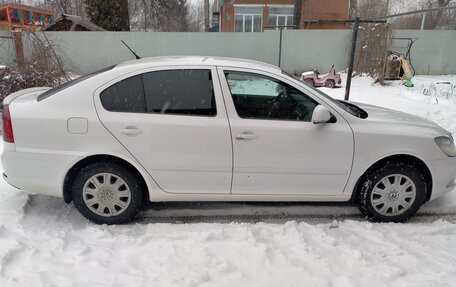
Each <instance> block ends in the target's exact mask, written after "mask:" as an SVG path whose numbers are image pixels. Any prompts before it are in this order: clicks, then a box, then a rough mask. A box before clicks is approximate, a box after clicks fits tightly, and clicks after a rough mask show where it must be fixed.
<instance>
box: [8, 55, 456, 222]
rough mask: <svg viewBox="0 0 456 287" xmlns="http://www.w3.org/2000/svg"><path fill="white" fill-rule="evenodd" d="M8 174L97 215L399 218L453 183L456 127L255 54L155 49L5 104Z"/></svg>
mask: <svg viewBox="0 0 456 287" xmlns="http://www.w3.org/2000/svg"><path fill="white" fill-rule="evenodd" d="M3 131H4V133H3V139H4V150H3V154H2V164H3V168H4V174H3V176H4V178H5V179H6V180H7V181H8V182H9V183H10V184H11V185H13V186H15V187H17V188H20V189H22V190H27V191H30V192H35V193H40V194H46V195H51V196H59V197H63V199H64V201H65V202H66V203H70V202H71V201H73V202H74V204H75V206H76V208H77V209H78V210H79V211H80V212H81V214H82V215H84V216H85V217H87V218H88V219H90V220H92V221H93V222H96V223H100V224H102V223H106V224H116V223H124V222H127V221H130V220H132V219H133V218H134V216H135V215H136V214H137V212H138V210H140V208H141V206H142V205H143V203H145V202H147V201H153V202H157V201H287V202H289V201H328V202H344V201H345V202H346V201H352V202H354V203H356V204H357V205H358V206H359V208H360V210H361V212H362V213H363V214H364V215H365V216H366V217H367V218H368V219H369V220H372V221H383V222H401V221H405V220H406V219H407V218H409V217H410V216H412V215H413V214H414V213H416V212H417V210H418V209H419V208H420V206H421V205H422V204H423V203H425V202H426V201H429V200H433V199H435V198H437V197H439V196H441V195H443V194H445V193H446V192H448V191H450V190H452V189H453V188H454V187H455V186H456V179H455V178H456V148H455V144H454V142H453V138H452V135H451V134H450V133H449V132H448V131H446V130H444V129H443V128H441V127H439V126H438V125H436V124H435V123H433V122H430V121H427V120H425V119H422V118H419V117H416V116H412V115H409V114H405V113H402V112H397V111H393V110H388V109H384V108H380V107H376V106H369V105H361V104H354V103H349V102H343V101H336V100H334V99H332V98H331V97H329V96H327V95H325V94H324V93H322V92H320V91H319V90H316V89H314V88H311V87H309V86H307V85H306V84H304V83H303V82H301V81H300V80H299V79H297V78H295V77H293V76H290V75H288V74H286V73H285V72H283V71H282V70H281V69H279V68H277V67H275V66H272V65H269V64H265V63H261V62H256V61H250V60H241V59H229V58H212V57H158V58H148V59H141V60H136V61H130V62H125V63H122V64H119V65H117V66H114V67H110V68H107V69H104V70H102V71H98V72H96V73H93V74H90V75H87V76H83V77H80V78H78V79H76V80H73V81H71V82H68V83H65V84H63V85H61V86H59V87H56V88H53V89H50V88H33V89H26V90H22V91H19V92H16V93H13V94H11V95H10V96H8V97H7V98H6V99H5V100H4V112H3Z"/></svg>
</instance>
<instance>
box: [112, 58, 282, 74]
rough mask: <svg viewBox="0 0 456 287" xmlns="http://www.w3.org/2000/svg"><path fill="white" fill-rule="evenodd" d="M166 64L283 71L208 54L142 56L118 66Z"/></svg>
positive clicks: (259, 63)
mask: <svg viewBox="0 0 456 287" xmlns="http://www.w3.org/2000/svg"><path fill="white" fill-rule="evenodd" d="M166 65H183V66H184V65H189V66H192V65H198V66H205V65H207V66H224V67H236V68H250V69H259V70H266V71H270V72H275V73H277V72H281V69H280V68H279V67H277V66H274V65H271V64H268V63H264V62H260V61H255V60H250V59H240V58H228V57H211V56H210V57H206V56H163V57H149V58H142V59H139V60H132V61H126V62H123V63H120V64H118V65H117V66H116V68H122V67H130V68H132V67H139V66H140V67H144V68H146V67H156V66H166Z"/></svg>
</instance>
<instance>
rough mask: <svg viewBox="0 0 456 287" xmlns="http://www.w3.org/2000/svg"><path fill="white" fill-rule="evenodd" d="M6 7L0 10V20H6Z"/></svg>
mask: <svg viewBox="0 0 456 287" xmlns="http://www.w3.org/2000/svg"><path fill="white" fill-rule="evenodd" d="M6 13H7V12H6V9H3V10H0V22H7V21H8V14H6Z"/></svg>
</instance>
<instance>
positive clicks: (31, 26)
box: [0, 3, 52, 31]
mask: <svg viewBox="0 0 456 287" xmlns="http://www.w3.org/2000/svg"><path fill="white" fill-rule="evenodd" d="M51 23H52V12H51V11H49V10H45V9H40V8H35V7H31V6H26V5H20V4H15V3H5V4H1V5H0V30H6V31H12V30H19V31H22V30H32V31H38V30H41V29H43V28H44V27H45V26H47V25H49V24H51Z"/></svg>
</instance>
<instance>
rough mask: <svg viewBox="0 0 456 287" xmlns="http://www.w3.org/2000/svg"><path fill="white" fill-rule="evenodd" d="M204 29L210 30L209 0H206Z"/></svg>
mask: <svg viewBox="0 0 456 287" xmlns="http://www.w3.org/2000/svg"><path fill="white" fill-rule="evenodd" d="M204 31H205V32H209V0H204Z"/></svg>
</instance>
